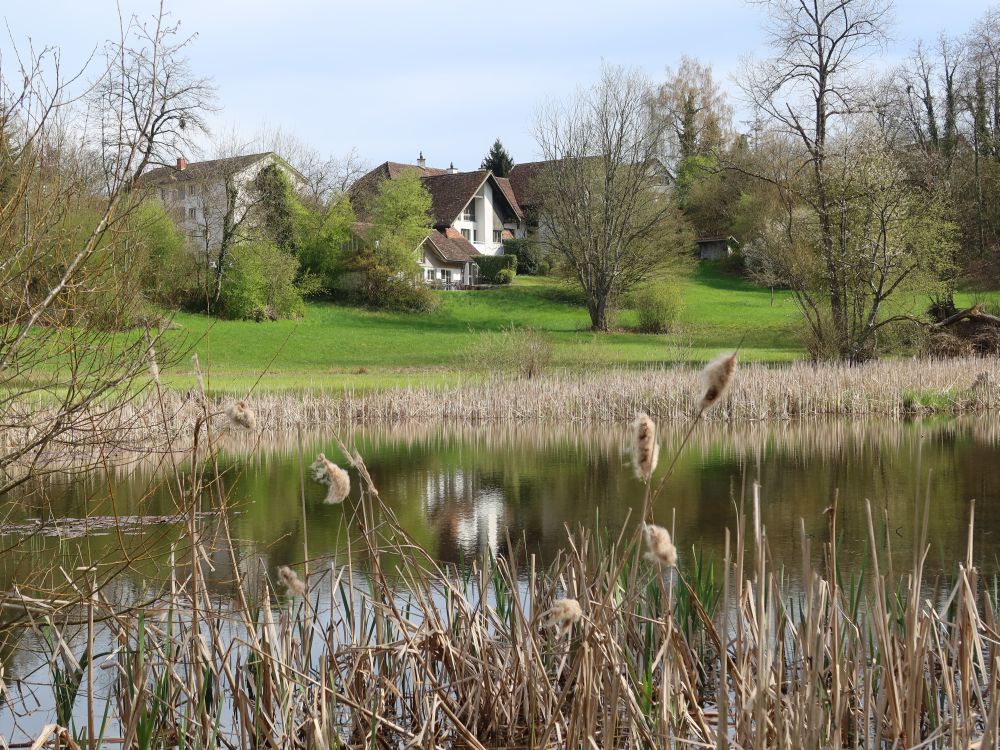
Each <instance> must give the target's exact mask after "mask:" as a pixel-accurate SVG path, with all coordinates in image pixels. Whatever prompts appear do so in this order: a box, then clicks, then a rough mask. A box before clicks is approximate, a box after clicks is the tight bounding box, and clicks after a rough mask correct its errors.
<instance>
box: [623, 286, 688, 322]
mask: <svg viewBox="0 0 1000 750" xmlns="http://www.w3.org/2000/svg"><path fill="white" fill-rule="evenodd" d="M630 301H631V306H632V307H634V308H635V309H636V311H637V312H638V314H639V330H640V331H642V332H643V333H667V332H668V331H669V330H670V329H671V328H673V326H674V323H676V322H677V318H678V317H679V316H680V314H681V310H682V309H683V308H684V304H683V301H682V300H681V296H680V292H679V291H678V289H677V287H676V286H675V285H673V284H669V283H664V282H655V283H650V284H647V285H645V286H643V287H640V288H639V289H637V290H635V291H634V292H633V293H632V296H631V300H630Z"/></svg>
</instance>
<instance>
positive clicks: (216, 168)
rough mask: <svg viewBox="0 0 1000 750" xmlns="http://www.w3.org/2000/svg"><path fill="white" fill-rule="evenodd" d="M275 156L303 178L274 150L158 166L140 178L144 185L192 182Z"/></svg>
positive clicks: (234, 170) (230, 172) (238, 170)
mask: <svg viewBox="0 0 1000 750" xmlns="http://www.w3.org/2000/svg"><path fill="white" fill-rule="evenodd" d="M269 156H273V157H275V158H276V159H278V160H279V161H280V162H281V163H282V164H284V165H285V166H286V167H288V168H289V169H290V170H291V171H292V172H295V174H296V175H297V176H299V177H300V178H301V175H299V173H298V171H296V170H295V168H294V167H292V166H291V165H289V164H288V162H286V161H285V160H284V159H282V158H281V157H280V156H278V155H277V154H275V153H274V152H273V151H264V152H262V153H259V154H242V155H240V156H230V157H227V158H225V159H208V160H207V161H194V162H190V163H189V164H187V166H185V167H184V169H177V167H156V168H155V169H151V170H149V171H148V172H144V173H143V174H142V176H141V177H140V178H139V182H140V183H141V184H142V185H161V184H164V183H177V182H190V181H191V180H201V179H204V178H206V177H213V176H216V175H219V174H235V173H236V172H241V171H243V170H244V169H246V168H247V167H250V166H253V165H254V164H256V163H257V162H259V161H261V160H262V159H266V158H267V157H269Z"/></svg>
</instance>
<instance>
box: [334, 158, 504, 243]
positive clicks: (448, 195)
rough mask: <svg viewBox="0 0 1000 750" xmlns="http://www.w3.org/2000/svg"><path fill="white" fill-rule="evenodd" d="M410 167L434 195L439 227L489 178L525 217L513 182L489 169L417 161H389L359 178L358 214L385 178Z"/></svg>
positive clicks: (355, 200) (434, 215)
mask: <svg viewBox="0 0 1000 750" xmlns="http://www.w3.org/2000/svg"><path fill="white" fill-rule="evenodd" d="M408 169H415V170H419V172H420V181H421V182H422V183H423V185H424V187H426V188H427V191H428V192H429V193H430V194H431V217H432V219H433V222H434V226H436V227H447V226H450V225H451V223H452V222H453V221H455V219H457V218H458V215H459V214H460V213H461V212H462V209H463V208H465V206H466V205H467V204H468V202H469V201H470V200H472V197H473V196H474V195H475V194H476V192H477V191H478V190H479V188H480V187H482V184H483V183H484V182H486V180H488V179H490V178H491V177H492V179H493V180H494V182H495V183H496V185H497V187H498V189H499V191H500V193H501V194H502V195H503V197H504V200H505V201H506V202H507V203H508V204H509V205H510V209H511V211H512V212H513V214H514V215H515V216H516V217H517V218H518V219H522V218H523V213H522V211H521V207H520V205H519V204H518V202H517V198H516V197H515V195H514V191H513V189H511V186H510V182H509V181H508V180H506V179H504V178H500V177H496V176H494V175H493V174H492V173H491V172H490V171H489V170H487V169H477V170H475V171H472V172H449V171H448V170H447V169H437V168H435V167H420V166H417V165H415V164H400V163H399V162H393V161H387V162H383V163H382V164H379V165H378V166H377V167H375V169H373V170H371V171H370V172H368V173H367V174H365V175H363V176H362V177H360V178H359V179H358V180H357V181H356V182H355V183H354V185H353V186H352V187H351V191H350V192H351V204H352V205H353V206H354V210H355V212H356V213H357V214H358V216H361V217H364V216H365V215H366V213H367V211H366V205H367V203H368V202H369V201H370V200H371V199H372V198H373V197H374V196H375V195H376V194H377V193H378V186H379V185H380V184H381V183H382V182H383V181H384V180H394V179H396V178H397V177H399V176H400V175H401V174H403V172H405V171H406V170H408Z"/></svg>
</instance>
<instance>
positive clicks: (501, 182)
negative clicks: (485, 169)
mask: <svg viewBox="0 0 1000 750" xmlns="http://www.w3.org/2000/svg"><path fill="white" fill-rule="evenodd" d="M493 179H494V180H496V183H497V186H498V187H499V188H500V192H502V193H503V196H504V198H506V199H507V203H509V204H510V207H511V209H513V211H514V215H515V216H517V218H518V219H523V218H524V211H522V210H521V204H520V203H518V200H517V195H516V194H515V192H514V187H513V186H512V185H511V184H510V179H509V178H507V177H497V176H496V175H493Z"/></svg>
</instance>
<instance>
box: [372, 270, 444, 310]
mask: <svg viewBox="0 0 1000 750" xmlns="http://www.w3.org/2000/svg"><path fill="white" fill-rule="evenodd" d="M357 291H358V293H359V295H360V297H361V300H360V301H362V302H364V303H365V304H367V305H369V306H371V307H375V308H378V309H380V310H397V311H399V312H431V311H433V310H435V309H437V307H438V305H440V304H441V300H440V297H439V296H438V295H436V294H435V293H434V291H433V290H432V289H431V288H430V287H429V286H427V285H426V284H424V283H423V282H422V281H414V280H412V279H411V278H408V277H405V276H398V275H395V274H388V273H379V272H378V271H377V269H372V270H371V271H370V272H369V273H367V274H366V276H365V278H364V280H363V281H362V282H361V284H360V287H359V289H358V290H357Z"/></svg>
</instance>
